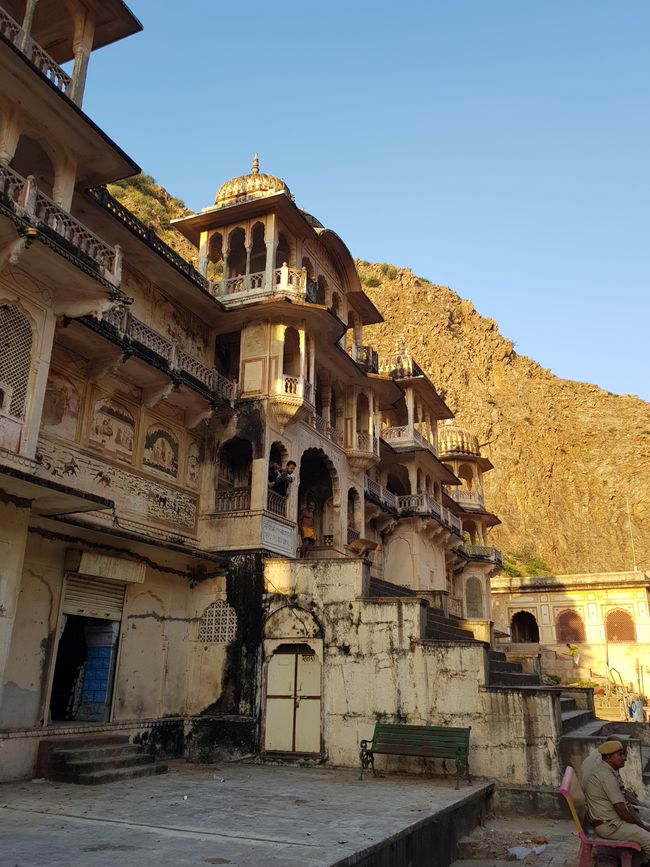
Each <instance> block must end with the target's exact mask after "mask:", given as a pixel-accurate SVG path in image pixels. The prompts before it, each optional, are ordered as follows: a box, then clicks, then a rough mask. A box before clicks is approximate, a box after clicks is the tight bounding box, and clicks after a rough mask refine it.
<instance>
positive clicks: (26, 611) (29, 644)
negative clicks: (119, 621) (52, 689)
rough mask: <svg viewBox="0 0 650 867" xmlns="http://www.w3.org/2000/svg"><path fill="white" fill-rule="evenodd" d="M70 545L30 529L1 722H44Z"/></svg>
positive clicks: (12, 724) (18, 724)
mask: <svg viewBox="0 0 650 867" xmlns="http://www.w3.org/2000/svg"><path fill="white" fill-rule="evenodd" d="M64 553H65V546H64V545H62V544H61V543H59V542H51V541H47V540H45V539H43V538H42V537H40V536H35V535H33V534H28V536H27V546H26V551H25V562H24V567H23V574H22V579H21V584H20V596H19V598H18V605H17V609H16V620H15V623H14V631H13V640H12V643H11V653H10V657H9V662H8V664H7V667H6V669H5V688H4V693H3V700H2V705H1V706H0V727H3V728H5V727H12V728H18V727H28V726H33V725H38V723H39V721H40V720H41V718H42V713H43V701H44V695H45V690H46V688H47V676H48V670H49V665H50V660H51V655H52V650H53V646H54V639H55V630H56V625H57V619H58V611H59V602H60V598H61V588H62V585H63V558H64Z"/></svg>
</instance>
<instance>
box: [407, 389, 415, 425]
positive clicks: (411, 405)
mask: <svg viewBox="0 0 650 867" xmlns="http://www.w3.org/2000/svg"><path fill="white" fill-rule="evenodd" d="M406 412H407V414H408V432H409V435H410V436H411V437H412V436H413V431H414V428H415V425H414V422H415V396H414V394H413V389H412V388H411V387H410V386H409V387H408V388H407V389H406Z"/></svg>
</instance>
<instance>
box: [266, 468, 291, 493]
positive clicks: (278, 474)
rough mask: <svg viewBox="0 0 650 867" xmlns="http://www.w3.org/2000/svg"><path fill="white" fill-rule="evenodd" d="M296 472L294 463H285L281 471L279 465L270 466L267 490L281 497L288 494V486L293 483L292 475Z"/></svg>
mask: <svg viewBox="0 0 650 867" xmlns="http://www.w3.org/2000/svg"><path fill="white" fill-rule="evenodd" d="M295 471H296V462H295V461H287V465H286V467H285V468H284V469H283V470H281V469H280V465H279V464H276V463H274V464H271V466H270V468H269V490H270V491H273V492H274V493H276V494H280V496H281V497H286V496H287V494H288V493H289V485H290V484H291V482H293V474H294V473H295Z"/></svg>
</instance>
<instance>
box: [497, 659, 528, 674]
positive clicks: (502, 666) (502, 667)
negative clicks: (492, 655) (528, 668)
mask: <svg viewBox="0 0 650 867" xmlns="http://www.w3.org/2000/svg"><path fill="white" fill-rule="evenodd" d="M490 671H491V672H494V673H495V674H496V673H500V672H505V671H512V672H515V673H519V674H521V673H523V668H522V665H521V662H502V661H501V660H500V659H490Z"/></svg>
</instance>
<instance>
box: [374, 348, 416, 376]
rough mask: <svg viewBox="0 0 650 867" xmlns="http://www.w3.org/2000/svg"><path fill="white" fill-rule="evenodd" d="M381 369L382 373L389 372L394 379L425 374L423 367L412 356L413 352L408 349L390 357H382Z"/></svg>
mask: <svg viewBox="0 0 650 867" xmlns="http://www.w3.org/2000/svg"><path fill="white" fill-rule="evenodd" d="M379 370H380V371H381V372H382V373H387V374H389V376H392V377H393V378H394V379H410V378H411V377H412V376H424V372H423V370H422V368H421V367H420V365H419V364H418V363H417V362H416V361H414V360H413V359H412V358H411V354H410V353H409V351H408V350H407V349H405V350H404V351H403V352H399V353H395V354H394V355H391V356H389V357H388V358H382V359H381V361H380V364H379Z"/></svg>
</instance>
